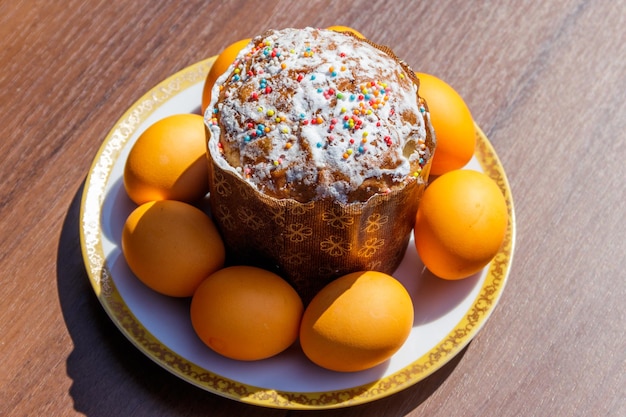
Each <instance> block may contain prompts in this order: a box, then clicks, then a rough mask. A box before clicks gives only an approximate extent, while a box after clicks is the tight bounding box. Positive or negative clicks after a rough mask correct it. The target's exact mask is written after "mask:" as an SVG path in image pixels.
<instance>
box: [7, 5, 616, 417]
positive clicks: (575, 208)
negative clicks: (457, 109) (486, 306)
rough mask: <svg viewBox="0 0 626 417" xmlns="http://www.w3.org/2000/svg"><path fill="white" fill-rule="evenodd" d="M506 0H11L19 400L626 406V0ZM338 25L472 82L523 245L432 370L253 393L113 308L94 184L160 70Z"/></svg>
mask: <svg viewBox="0 0 626 417" xmlns="http://www.w3.org/2000/svg"><path fill="white" fill-rule="evenodd" d="M495 3H496V2H462V1H456V2H455V1H444V2H409V1H406V2H404V3H401V2H400V3H397V4H396V5H392V2H355V4H354V5H351V6H346V5H344V2H333V3H332V4H330V2H323V1H308V2H306V3H303V4H298V5H295V4H293V3H292V2H288V1H282V2H277V3H274V2H271V1H267V2H263V3H259V4H258V5H257V4H253V3H252V2H244V1H232V2H217V1H216V2H211V3H210V4H209V3H208V2H207V4H205V2H202V1H187V2H164V1H160V2H156V1H137V2H125V1H119V0H106V1H79V0H75V1H67V2H48V1H35V0H24V1H18V2H9V1H4V2H2V3H0V92H1V93H0V95H1V97H2V99H1V105H2V107H1V110H2V111H1V112H0V126H1V128H2V137H3V139H2V140H1V141H0V150H1V152H0V155H1V156H0V159H1V161H2V163H1V166H0V178H1V185H0V234H1V245H2V251H1V253H0V271H1V272H0V274H1V279H0V326H1V327H0V360H1V362H2V371H1V372H0V415H3V416H4V415H6V416H35V415H46V416H69V415H87V416H131V415H132V416H196V415H198V416H199V415H212V416H233V415H246V416H287V415H289V416H300V415H302V416H304V415H311V416H313V415H319V416H339V415H341V416H377V417H381V416H405V415H407V416H418V415H419V416H424V415H428V416H460V415H484V416H521V415H528V416H531V415H532V416H572V415H578V416H591V415H594V416H623V415H626V325H625V324H624V323H625V322H626V301H625V300H626V272H625V271H626V243H625V241H626V239H625V237H626V221H625V220H626V216H625V214H624V213H625V210H624V208H623V207H624V206H623V202H624V201H625V200H626V192H625V189H626V187H625V185H624V184H625V180H626V168H624V167H625V166H626V30H624V27H625V25H626V2H624V1H621V0H620V1H608V0H604V1H603V0H598V1H580V0H579V1H574V0H571V1H568V0H560V1H547V2H526V3H524V4H522V3H513V2H510V4H508V3H507V4H502V5H497V4H495ZM502 3H504V2H502ZM336 24H341V25H348V26H351V27H354V28H357V29H358V30H360V31H361V32H362V33H364V34H365V35H366V36H368V37H369V38H371V39H372V40H375V41H376V42H378V43H382V44H386V45H391V46H392V47H393V48H394V50H395V52H396V53H397V54H398V55H399V56H401V57H404V58H405V60H406V61H407V62H408V63H409V64H410V65H411V66H412V67H413V68H414V69H416V70H419V71H423V72H428V73H432V74H435V75H438V76H439V77H440V78H443V79H444V80H446V81H448V82H449V83H450V84H451V85H453V86H454V87H455V88H456V89H457V90H458V91H459V92H460V93H461V94H462V95H463V97H464V98H465V100H466V102H467V103H468V105H469V107H470V109H471V111H472V113H473V116H474V118H475V120H476V122H477V123H478V124H479V125H480V126H481V127H482V129H483V130H484V131H485V133H486V135H487V136H488V137H489V139H490V140H491V142H492V144H493V146H494V147H495V149H496V151H497V153H498V155H499V156H500V159H501V161H502V164H503V165H504V167H505V169H506V172H507V174H508V178H509V181H510V184H511V189H512V192H513V197H514V201H515V205H516V214H517V238H516V249H515V256H514V261H513V265H512V268H511V273H510V276H509V280H508V283H507V286H506V288H505V291H504V294H503V295H502V298H501V299H500V303H499V304H498V306H497V308H496V309H495V311H494V313H493V315H492V316H491V318H490V320H489V321H488V322H487V323H486V325H485V326H484V328H483V329H482V330H481V331H480V333H479V334H478V335H477V337H476V338H475V339H474V340H473V341H472V342H471V343H470V344H469V345H468V347H467V348H466V349H464V350H463V351H462V352H461V354H460V355H458V356H457V357H455V358H454V359H453V360H452V361H451V362H449V363H448V364H447V365H446V366H444V367H443V368H442V369H440V370H439V371H437V372H435V373H434V374H433V375H431V376H430V377H428V378H426V379H425V380H423V381H421V382H419V383H417V384H415V385H413V386H412V387H410V388H408V389H406V390H404V391H401V392H399V393H397V394H394V395H391V396H389V397H386V398H383V399H380V400H377V401H375V402H372V403H368V404H364V405H359V406H356V407H352V408H346V409H340V410H330V411H315V412H303V411H293V410H291V411H287V410H280V409H269V408H262V407H256V406H251V405H246V404H243V403H240V402H236V401H232V400H229V399H225V398H222V397H220V396H217V395H214V394H211V393H208V392H205V391H203V390H201V389H198V388H195V387H193V386H191V385H190V384H188V383H187V382H184V381H182V380H180V379H178V378H177V377H175V376H173V375H171V374H170V373H168V372H166V371H165V370H163V369H162V368H161V367H159V366H157V365H155V364H154V363H153V362H152V361H151V360H149V359H148V358H147V357H146V356H145V355H143V354H142V353H141V352H140V351H139V350H137V349H136V348H135V347H133V346H132V344H131V343H130V342H129V341H128V340H127V339H126V338H125V337H124V336H123V335H122V334H121V333H120V332H119V331H118V329H117V328H116V327H115V325H114V324H113V323H112V321H111V320H110V319H109V318H108V316H107V315H106V313H105V312H104V310H103V309H102V307H101V305H100V304H99V302H98V300H97V298H96V296H95V295H94V292H93V291H92V288H91V286H90V284H89V281H88V276H87V273H86V270H85V267H84V263H83V259H82V255H81V249H80V244H79V209H80V202H81V196H82V191H83V185H84V181H85V178H86V176H87V173H88V171H89V168H90V165H91V162H92V160H93V158H94V157H95V155H96V152H97V150H98V148H99V147H100V145H101V143H102V142H103V140H104V138H105V135H106V133H107V132H108V131H109V129H110V128H111V127H112V125H113V124H114V123H115V122H116V121H117V120H118V118H119V117H120V116H121V115H122V114H123V113H124V112H125V110H126V109H127V108H128V107H129V106H130V105H131V104H132V103H133V102H134V101H135V100H136V99H137V98H139V97H140V96H141V95H142V94H143V93H144V92H146V91H147V90H149V89H150V88H151V87H153V86H154V85H156V84H157V83H158V82H159V81H161V80H163V79H165V78H166V77H168V76H169V75H171V74H173V73H175V72H177V71H179V70H181V69H182V68H184V67H186V66H189V65H191V64H193V63H195V62H197V61H200V60H202V59H204V58H206V57H209V56H212V55H215V54H218V53H219V51H220V50H221V48H223V47H224V46H226V45H228V44H230V43H231V42H233V41H235V40H238V39H241V38H245V37H250V36H253V35H255V34H258V33H260V32H262V31H263V30H264V29H266V28H272V27H277V28H280V27H286V26H295V27H304V26H317V27H326V26H329V25H336Z"/></svg>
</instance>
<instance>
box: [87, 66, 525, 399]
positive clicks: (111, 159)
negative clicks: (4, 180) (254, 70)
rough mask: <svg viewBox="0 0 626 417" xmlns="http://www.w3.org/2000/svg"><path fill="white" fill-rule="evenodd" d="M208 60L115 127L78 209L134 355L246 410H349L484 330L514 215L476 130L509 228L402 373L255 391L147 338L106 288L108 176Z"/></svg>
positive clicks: (169, 82)
mask: <svg viewBox="0 0 626 417" xmlns="http://www.w3.org/2000/svg"><path fill="white" fill-rule="evenodd" d="M215 58H216V57H211V58H208V59H205V60H203V61H200V62H198V63H196V64H193V65H191V66H189V67H187V68H185V69H183V70H181V71H179V72H177V73H176V74H174V75H172V76H170V77H168V78H167V79H165V80H164V81H162V82H161V83H159V84H158V85H156V86H155V87H154V88H152V89H151V90H150V91H148V92H147V93H146V94H144V95H143V96H142V97H141V98H140V99H139V100H138V101H136V102H135V103H134V104H133V105H132V106H131V107H130V108H129V109H128V110H127V111H126V112H125V113H124V115H123V116H122V117H121V118H120V119H119V120H118V121H117V123H116V124H115V126H114V127H113V128H112V129H111V131H110V132H109V133H108V135H107V136H106V138H105V140H104V142H103V144H102V146H101V147H100V149H99V151H98V153H97V155H96V157H95V159H94V161H93V163H92V166H91V169H90V171H89V174H88V176H87V180H86V182H85V187H84V191H83V196H82V202H81V208H80V232H81V233H80V240H81V242H80V243H81V249H82V253H83V259H84V262H85V266H86V269H87V274H88V276H89V280H90V282H91V285H92V287H93V290H94V292H95V293H96V296H97V297H98V299H99V301H100V303H101V304H102V306H103V308H104V310H105V311H106V312H107V314H108V315H109V316H110V317H111V319H112V320H113V321H114V323H115V324H116V325H117V327H118V328H119V329H120V330H121V332H122V333H123V334H124V335H125V336H126V337H127V338H128V339H129V340H130V341H131V342H132V343H133V344H134V345H135V346H136V347H137V348H138V349H139V350H141V351H142V352H143V353H144V354H145V355H147V356H148V357H149V358H151V359H152V360H153V361H154V362H156V363H157V364H159V365H161V366H162V367H163V368H165V369H166V370H168V371H169V372H171V373H173V374H175V375H177V376H179V377H180V378H182V379H184V380H186V381H187V382H189V383H191V384H193V385H196V386H198V387H200V388H202V389H204V390H206V391H209V392H212V393H215V394H218V395H221V396H224V397H227V398H231V399H234V400H237V401H241V402H245V403H249V404H253V405H259V406H264V407H271V408H284V409H324V408H339V407H347V406H353V405H357V404H363V403H367V402H370V401H374V400H377V399H380V398H383V397H386V396H388V395H391V394H393V393H396V392H399V391H401V390H404V389H406V388H408V387H409V386H412V385H414V384H416V383H417V382H419V381H421V380H423V379H424V378H426V377H427V376H429V375H431V374H433V373H434V372H435V371H437V370H438V369H439V368H441V367H442V366H443V365H445V364H446V363H447V362H448V361H450V360H451V359H452V358H453V357H454V356H455V355H457V354H458V353H459V352H460V351H461V350H462V349H463V348H464V347H465V346H466V345H467V344H468V343H469V342H470V341H471V340H472V338H473V337H474V336H475V335H476V333H477V332H478V331H479V330H480V329H481V327H482V326H483V325H484V323H485V322H486V320H487V318H488V317H489V315H490V314H491V312H492V311H493V309H494V308H495V306H496V304H497V302H498V300H499V298H500V296H501V294H502V291H503V289H504V285H505V282H506V279H507V276H508V273H509V269H510V266H511V263H512V260H513V250H514V244H515V210H514V207H513V199H512V195H511V190H510V186H509V183H508V180H507V177H506V173H505V171H504V167H503V166H502V164H501V163H500V160H499V158H498V156H497V154H496V152H495V150H494V148H493V147H492V145H491V143H490V142H489V140H488V139H487V137H486V136H485V134H484V133H483V131H482V130H481V129H480V127H479V126H478V125H476V150H475V157H476V159H477V160H478V163H479V164H480V166H481V168H482V169H483V171H484V172H485V173H486V174H487V175H488V176H489V177H491V178H492V179H493V180H495V181H496V183H497V184H498V186H499V187H500V190H501V191H502V193H503V194H504V196H505V199H506V202H507V208H508V213H509V219H510V221H509V225H508V228H507V232H506V235H505V239H504V243H503V245H502V247H501V249H500V251H499V252H498V254H497V255H496V257H495V258H494V260H493V261H492V262H491V263H490V264H489V265H488V266H487V268H488V270H487V276H486V278H485V280H484V282H483V284H482V287H481V288H480V291H479V293H478V296H477V297H476V299H475V300H474V301H473V303H472V305H471V307H470V308H469V310H468V311H467V312H466V313H465V315H464V317H463V318H462V319H461V321H459V323H457V325H456V326H455V327H454V329H452V330H451V331H450V332H449V333H448V334H447V335H446V337H444V338H443V339H442V340H441V341H440V342H439V343H438V344H437V345H436V346H435V347H433V348H432V349H431V350H430V351H429V352H428V353H426V354H424V355H422V356H421V357H420V358H417V359H416V360H415V361H414V362H412V363H411V364H409V365H408V366H406V367H404V368H403V369H401V370H399V371H397V372H395V373H393V374H391V375H388V376H384V377H382V378H381V379H379V380H377V381H374V382H372V383H367V384H364V385H361V386H356V387H352V388H349V389H342V390H334V391H330V392H286V391H277V390H273V389H267V388H262V387H255V386H251V385H247V384H243V383H240V382H237V381H235V380H232V379H228V378H225V377H222V376H220V375H218V374H215V373H213V372H211V371H209V370H206V369H203V368H202V367H200V366H197V365H196V364H194V363H192V362H190V361H188V360H186V359H185V358H182V357H181V356H180V355H178V354H177V353H176V352H174V351H172V350H171V349H169V348H167V347H166V346H165V345H164V344H163V343H162V342H161V341H159V340H158V339H157V338H156V337H155V336H153V335H152V334H151V333H150V332H149V331H148V330H147V329H146V328H145V327H144V325H143V324H142V323H141V322H140V321H139V320H138V319H137V318H136V317H135V315H134V314H133V313H132V311H131V310H130V309H129V307H128V306H127V305H126V303H125V302H124V300H123V299H122V297H121V295H120V293H119V292H118V290H117V288H116V287H115V284H114V282H113V279H112V276H111V272H110V270H109V267H108V265H107V263H106V259H105V254H104V251H103V248H102V241H101V237H102V236H101V234H102V230H101V223H100V222H101V214H102V213H101V209H102V204H103V202H104V197H105V189H106V186H107V183H108V180H109V176H110V174H111V170H112V168H113V165H114V164H115V162H116V160H117V159H118V157H119V155H120V152H121V150H122V148H123V147H124V145H125V144H126V143H127V141H128V140H129V139H130V138H131V136H132V135H133V134H134V132H135V131H136V129H137V128H138V127H139V125H141V124H142V123H143V122H144V121H145V120H146V119H147V118H148V117H149V116H150V115H151V114H152V113H153V112H154V111H155V110H157V109H158V108H159V106H161V105H162V104H163V103H165V102H166V101H168V100H169V99H171V98H172V97H174V96H175V95H176V94H178V93H179V92H181V91H183V90H185V89H186V88H189V87H192V86H194V85H196V84H198V83H200V82H204V80H205V78H206V74H207V73H208V71H209V69H210V68H211V66H212V65H213V62H214V61H215Z"/></svg>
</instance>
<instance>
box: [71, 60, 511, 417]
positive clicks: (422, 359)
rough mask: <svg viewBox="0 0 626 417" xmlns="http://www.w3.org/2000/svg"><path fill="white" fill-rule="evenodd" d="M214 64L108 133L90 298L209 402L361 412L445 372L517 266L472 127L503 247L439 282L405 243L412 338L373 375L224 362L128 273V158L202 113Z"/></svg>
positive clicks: (97, 168) (84, 224)
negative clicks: (124, 242)
mask: <svg viewBox="0 0 626 417" xmlns="http://www.w3.org/2000/svg"><path fill="white" fill-rule="evenodd" d="M214 60H215V57H213V58H209V59H207V60H204V61H201V62H198V63H197V64H194V65H192V66H190V67H188V68H185V69H184V70H182V71H180V72H178V73H176V74H174V75H172V76H171V77H169V78H167V79H166V80H164V81H163V82H161V83H160V84H159V85H157V86H156V87H154V88H153V89H151V90H150V91H148V92H147V93H146V94H145V95H144V96H143V97H141V98H140V99H139V100H138V101H137V102H136V103H134V104H133V105H132V106H131V107H130V108H129V109H128V110H127V111H126V113H124V115H123V116H122V117H121V118H120V120H119V121H118V122H117V123H116V124H115V126H113V128H112V129H111V131H110V132H109V133H108V135H107V136H106V138H105V140H104V143H103V144H102V147H101V148H100V150H99V152H98V154H97V155H96V157H95V159H94V161H93V164H92V166H91V170H90V172H89V175H88V178H87V181H86V184H85V189H84V193H83V199H82V205H81V214H80V221H81V224H80V230H81V247H82V251H83V257H84V260H85V265H86V268H87V272H88V275H89V279H90V281H91V284H92V286H93V289H94V291H95V293H96V295H97V296H98V299H99V300H100V302H101V304H102V306H103V307H104V309H105V310H106V312H107V313H108V315H109V316H110V317H111V320H113V322H114V323H115V324H116V325H117V326H118V327H119V329H120V330H121V332H122V333H123V334H124V335H125V336H126V337H128V339H129V340H130V341H131V342H132V343H133V344H135V346H137V348H138V349H139V350H141V351H142V352H143V353H144V354H146V355H147V356H148V357H150V358H151V359H152V360H154V361H155V362H156V363H158V364H159V365H161V366H162V367H163V368H165V369H166V370H168V371H169V372H171V373H173V374H175V375H177V376H179V377H181V378H182V379H184V380H186V381H188V382H189V383H191V384H194V385H196V386H198V387H201V388H203V389H205V390H207V391H210V392H213V393H215V394H218V395H222V396H225V397H228V398H231V399H235V400H238V401H242V402H246V403H250V404H255V405H260V406H267V407H276V408H290V409H321V408H336V407H345V406H350V405H355V404H361V403H365V402H368V401H373V400H375V399H379V398H382V397H384V396H387V395H390V394H392V393H394V392H398V391H400V390H402V389H405V388H407V387H409V386H411V385H413V384H415V383H417V382H418V381H421V380H422V379H424V378H425V377H427V376H428V375H430V374H432V373H433V372H435V371H436V370H437V369H439V368H440V367H442V366H443V365H444V364H445V363H447V362H448V361H449V360H450V359H452V358H453V357H454V356H455V355H456V354H457V353H459V352H460V351H461V350H462V349H463V348H464V347H465V346H466V345H467V344H468V343H469V342H470V340H471V339H472V338H473V337H474V336H475V335H476V333H477V332H478V331H479V330H480V328H481V327H482V326H483V325H484V324H485V322H486V321H487V319H488V318H489V316H490V314H491V313H492V311H493V309H494V308H495V306H496V304H497V302H498V300H499V298H500V295H501V293H502V290H503V288H504V286H505V283H506V279H507V276H508V272H509V268H510V264H511V262H512V257H513V248H514V242H515V214H514V208H513V200H512V197H511V191H510V188H509V185H508V181H507V179H506V174H505V172H504V168H503V167H502V165H501V164H500V161H499V160H498V157H497V155H496V153H495V151H494V149H493V147H492V146H491V144H490V143H489V141H488V139H487V138H486V137H485V135H484V134H483V133H482V131H481V130H480V128H478V126H477V147H476V153H475V156H474V158H473V159H472V160H471V161H470V163H469V164H468V165H467V168H469V169H475V170H479V171H483V172H485V173H487V174H488V175H489V176H490V177H491V178H493V179H494V180H495V181H496V182H497V183H498V185H499V186H500V188H501V190H502V192H503V193H504V195H505V197H506V200H507V204H508V210H509V216H510V222H509V226H508V230H507V233H506V237H505V241H504V244H503V246H502V248H501V250H500V252H499V253H498V254H497V256H496V257H495V259H494V260H493V261H492V262H491V263H490V264H489V265H488V266H487V267H486V268H485V269H484V270H483V271H481V272H480V273H479V274H476V275H474V276H472V277H469V278H467V279H464V280H461V281H444V280H441V279H438V278H436V277H434V276H433V275H432V274H430V273H429V272H428V271H427V270H425V268H424V266H423V265H422V263H421V261H420V260H419V257H418V256H417V253H416V251H415V246H414V243H413V241H411V242H410V244H409V247H408V249H407V252H406V256H405V258H404V260H403V262H402V264H401V265H400V267H399V268H398V270H397V271H396V272H395V274H394V276H395V277H396V278H398V279H399V280H400V281H401V282H402V283H403V284H404V285H405V286H406V288H407V290H408V291H409V293H410V294H411V295H412V297H413V302H414V305H415V323H414V326H413V330H412V332H411V335H410V337H409V339H408V340H407V341H406V343H405V344H404V346H403V347H402V348H401V349H400V351H398V352H397V353H396V354H395V355H394V356H393V357H392V358H391V359H390V360H389V361H387V362H385V363H384V364H382V365H379V366H377V367H375V368H373V369H370V370H367V371H363V372H355V373H337V372H331V371H327V370H324V369H322V368H319V367H317V366H316V365H314V364H312V363H311V362H309V361H308V360H307V359H306V358H305V356H304V355H303V353H302V352H301V350H300V348H299V346H298V345H297V344H296V345H294V346H292V347H291V348H290V349H288V350H287V351H286V352H283V353H282V354H280V355H278V356H276V357H273V358H270V359H266V360H262V361H257V362H239V361H234V360H229V359H226V358H224V357H222V356H220V355H217V354H215V353H214V352H212V351H211V350H210V349H209V348H208V347H206V346H205V345H204V344H202V342H201V341H200V340H199V339H198V338H197V337H196V335H195V333H194V331H193V329H192V327H191V322H190V318H189V299H174V298H168V297H165V296H162V295H159V294H156V293H155V292H153V291H151V290H150V289H148V288H147V287H145V286H144V285H143V284H141V283H140V282H139V281H138V280H137V279H136V278H135V276H134V275H133V274H132V273H131V271H130V270H129V268H128V266H127V264H126V262H125V260H124V257H123V256H122V253H121V243H120V242H121V231H122V227H123V225H124V221H125V220H126V217H127V216H128V214H130V212H131V211H132V210H133V209H134V208H135V205H134V203H133V202H132V201H131V200H130V199H129V198H128V197H127V195H126V193H125V191H124V187H123V183H122V176H123V169H124V164H125V161H126V158H127V156H128V153H129V151H130V148H131V147H132V145H133V144H134V142H135V140H136V139H137V137H138V136H139V135H140V134H141V132H143V131H144V130H145V129H146V128H147V127H148V126H150V125H151V124H152V123H154V122H156V121H157V120H159V119H161V118H163V117H165V116H168V115H171V114H176V113H198V112H199V111H200V102H201V96H202V88H203V84H204V79H205V77H206V74H207V73H208V71H209V69H210V67H211V65H212V64H213V62H214Z"/></svg>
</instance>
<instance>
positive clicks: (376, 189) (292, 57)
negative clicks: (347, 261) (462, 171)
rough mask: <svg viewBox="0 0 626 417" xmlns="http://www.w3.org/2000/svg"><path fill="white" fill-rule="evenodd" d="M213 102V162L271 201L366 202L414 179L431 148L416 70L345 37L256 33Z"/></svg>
mask: <svg viewBox="0 0 626 417" xmlns="http://www.w3.org/2000/svg"><path fill="white" fill-rule="evenodd" d="M212 97H213V99H212V102H211V104H210V105H209V107H208V109H207V112H206V114H205V121H206V123H207V126H208V128H209V132H210V135H209V152H210V153H211V156H212V158H213V159H214V160H216V161H217V163H218V164H220V166H221V167H222V168H225V169H228V170H231V171H233V172H236V173H237V174H238V175H240V176H241V177H242V178H243V179H245V180H247V181H248V182H249V183H251V184H253V185H254V186H256V187H257V189H259V191H261V192H263V193H265V194H267V195H269V196H272V197H276V198H292V199H295V200H297V201H301V202H307V201H313V200H320V199H326V198H329V199H334V200H336V201H341V202H344V203H349V202H354V201H366V200H367V199H368V198H369V197H370V196H372V195H374V194H376V193H384V192H388V191H390V190H393V189H395V188H398V187H403V186H404V185H405V184H406V183H407V182H410V181H415V180H417V179H419V178H420V174H421V171H422V168H423V167H424V165H425V164H426V163H427V162H428V160H429V159H430V157H431V153H432V151H433V148H434V135H433V134H432V127H431V125H430V121H429V114H428V111H427V108H426V105H425V103H424V102H423V100H422V99H421V98H419V96H418V81H417V79H416V78H415V76H414V74H413V73H412V72H411V71H410V69H409V68H408V67H407V66H406V65H405V64H401V63H400V62H399V60H398V59H397V58H395V56H394V55H393V54H392V53H390V52H388V51H384V50H383V49H381V48H379V47H376V46H373V45H372V44H370V43H369V42H367V41H365V40H362V39H358V38H356V37H355V36H353V35H351V34H347V33H339V32H334V31H330V30H325V29H313V28H305V29H284V30H272V31H268V32H267V33H266V34H264V35H262V36H257V37H256V38H254V39H253V40H252V41H251V42H250V43H249V44H248V46H246V47H245V48H244V49H243V50H242V51H241V52H240V53H239V55H238V56H237V58H236V60H235V62H234V63H233V65H232V66H231V67H230V68H229V70H227V71H226V73H224V74H223V75H222V76H221V77H220V78H219V79H218V80H217V82H216V84H215V86H214V88H213V91H212Z"/></svg>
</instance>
